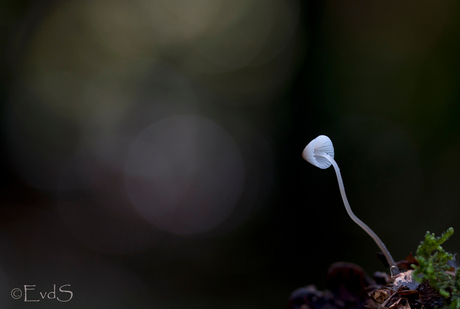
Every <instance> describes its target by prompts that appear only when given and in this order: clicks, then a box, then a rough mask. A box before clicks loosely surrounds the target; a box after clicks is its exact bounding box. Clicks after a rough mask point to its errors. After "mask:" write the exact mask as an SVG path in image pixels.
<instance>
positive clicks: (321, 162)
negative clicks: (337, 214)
mask: <svg viewBox="0 0 460 309" xmlns="http://www.w3.org/2000/svg"><path fill="white" fill-rule="evenodd" d="M302 157H303V158H304V159H305V160H306V161H308V162H310V163H311V164H313V165H314V166H316V167H319V168H321V169H326V168H328V167H329V166H331V165H332V166H333V167H334V170H335V174H336V175H337V181H338V182H339V188H340V194H341V195H342V200H343V203H344V205H345V209H346V210H347V213H348V215H349V216H350V217H351V219H352V220H353V221H355V222H356V223H357V224H358V225H359V226H360V227H361V228H362V229H364V230H365V231H366V232H367V234H369V235H370V236H371V237H372V239H374V241H375V243H376V244H377V245H378V246H379V248H380V250H381V251H382V253H383V254H384V255H385V258H386V260H387V262H388V264H389V265H390V267H391V266H395V262H394V260H393V258H392V257H391V254H390V252H389V251H388V250H387V248H386V247H385V244H384V243H383V242H382V241H381V240H380V238H379V237H378V236H377V234H375V233H374V232H373V231H372V230H371V229H370V228H369V227H368V226H367V225H366V224H365V223H364V222H363V221H361V220H360V219H359V218H358V217H356V216H355V214H354V213H353V211H351V207H350V204H349V203H348V199H347V196H346V195H345V187H344V186H343V181H342V175H341V174H340V169H339V166H338V165H337V163H336V162H335V160H334V146H333V145H332V141H331V139H330V138H329V137H327V136H325V135H320V136H318V137H317V138H315V139H314V140H312V141H311V142H310V143H309V144H308V145H307V147H305V149H304V150H303V152H302Z"/></svg>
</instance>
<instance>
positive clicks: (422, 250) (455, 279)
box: [412, 228, 460, 309]
mask: <svg viewBox="0 0 460 309" xmlns="http://www.w3.org/2000/svg"><path fill="white" fill-rule="evenodd" d="M453 233H454V229H453V228H449V229H448V230H447V231H446V232H445V233H443V234H442V235H441V236H440V237H436V236H435V234H432V233H430V232H427V233H426V235H425V240H424V241H422V242H421V243H420V245H419V246H418V248H417V253H416V256H415V259H416V260H417V263H418V265H412V267H413V268H414V269H415V270H414V276H413V277H414V279H415V280H417V281H419V282H426V281H428V282H429V284H430V286H431V287H433V288H434V289H435V290H437V291H438V292H439V294H440V295H441V296H443V297H444V298H445V303H446V305H450V307H451V308H452V309H460V274H459V273H460V272H457V269H456V268H453V267H452V266H451V265H449V261H452V260H453V259H454V258H453V256H452V254H450V253H448V252H447V251H445V250H444V248H443V247H442V246H441V245H442V244H443V243H444V242H445V241H446V240H447V239H448V238H449V237H450V236H451V235H452V234H453Z"/></svg>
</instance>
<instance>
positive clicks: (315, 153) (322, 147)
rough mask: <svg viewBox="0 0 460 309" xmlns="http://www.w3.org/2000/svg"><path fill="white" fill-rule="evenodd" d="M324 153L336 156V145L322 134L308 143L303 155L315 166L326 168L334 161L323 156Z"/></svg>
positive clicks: (332, 156)
mask: <svg viewBox="0 0 460 309" xmlns="http://www.w3.org/2000/svg"><path fill="white" fill-rule="evenodd" d="M324 154H328V155H329V156H330V157H331V158H334V146H333V145H332V141H331V139H330V138H329V137H327V136H326V135H320V136H318V137H317V138H315V139H314V140H312V141H311V142H310V143H308V145H307V147H305V149H304V150H303V152H302V157H303V158H304V159H305V160H306V161H308V162H310V163H311V164H313V165H314V166H316V167H319V168H321V169H326V168H328V167H329V166H331V164H332V163H331V162H330V161H329V160H328V159H326V158H325V157H324V156H323V155H324Z"/></svg>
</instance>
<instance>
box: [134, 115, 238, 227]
mask: <svg viewBox="0 0 460 309" xmlns="http://www.w3.org/2000/svg"><path fill="white" fill-rule="evenodd" d="M244 174H245V170H244V166H243V160H242V157H241V153H240V150H239V148H238V145H237V144H236V142H235V141H234V140H233V138H232V137H231V136H230V135H229V134H228V133H227V132H226V131H225V130H224V129H223V128H221V127H220V126H219V125H218V124H216V123H214V122H212V121H210V120H208V119H206V118H203V117H201V116H196V115H175V116H171V117H168V118H166V119H163V120H160V121H159V122H157V123H154V124H152V125H150V126H149V127H147V128H146V129H145V130H144V131H143V132H141V133H140V134H139V135H138V136H137V137H136V139H135V140H134V142H133V144H132V146H131V149H130V152H129V154H128V157H127V160H126V166H125V187H126V191H127V195H128V197H129V200H130V201H131V203H132V204H133V206H134V207H135V208H136V209H137V211H138V212H139V213H140V214H141V215H142V216H143V217H144V218H146V219H147V220H148V221H149V222H150V223H152V224H153V225H155V226H156V227H157V228H160V229H162V230H165V231H168V232H170V233H174V234H180V235H190V234H198V233H204V232H209V231H211V230H212V229H214V228H215V227H217V226H218V225H219V224H221V223H222V222H223V221H224V220H225V219H227V218H228V217H229V216H230V215H231V214H232V211H233V209H234V208H235V206H236V204H237V202H238V199H239V197H240V195H241V192H242V189H243V185H244V178H245V177H244Z"/></svg>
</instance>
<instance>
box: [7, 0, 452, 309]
mask: <svg viewBox="0 0 460 309" xmlns="http://www.w3.org/2000/svg"><path fill="white" fill-rule="evenodd" d="M221 2H222V3H223V4H224V5H227V6H228V5H229V3H232V2H228V1H221ZM91 3H92V2H90V1H89V2H88V1H86V2H85V1H81V2H78V1H70V2H66V1H3V2H2V4H1V5H0V33H1V37H0V38H1V43H0V46H1V47H2V49H1V62H0V78H1V79H0V83H1V84H0V95H1V97H0V100H1V101H0V104H1V105H0V106H1V108H2V109H1V112H2V114H1V115H2V122H1V124H2V127H1V137H2V151H1V160H2V161H1V181H2V183H1V185H2V186H1V191H0V199H1V204H0V293H1V294H0V303H1V307H2V308H23V307H27V306H34V307H41V308H54V306H56V307H60V308H64V307H67V308H168V309H169V308H240V309H243V308H283V307H285V304H286V300H287V298H288V296H289V294H290V292H291V291H293V290H294V289H296V288H298V287H300V286H303V285H307V284H316V285H317V286H318V288H320V289H324V288H325V275H326V273H327V269H328V267H329V265H330V264H331V263H333V262H337V261H349V262H353V263H356V264H359V265H361V266H362V267H363V268H364V269H365V270H366V271H367V273H368V274H372V273H373V272H374V271H377V270H378V271H383V270H384V269H383V267H382V265H381V263H380V262H379V261H378V260H377V259H376V257H375V254H376V252H377V251H378V248H377V246H376V245H375V244H374V243H373V241H372V239H371V238H370V237H368V236H367V235H366V234H365V232H364V231H362V230H361V229H360V228H359V227H358V226H356V225H355V224H354V223H353V222H352V221H351V220H350V219H349V218H348V217H347V215H346V212H345V209H344V208H343V206H342V201H341V198H340V194H339V190H338V187H337V182H336V178H335V175H334V173H333V171H332V169H328V170H319V169H317V168H315V167H313V166H312V165H310V164H308V163H307V162H305V161H303V160H302V158H301V152H302V150H303V148H304V147H305V145H306V144H307V143H308V142H309V141H310V140H312V139H313V138H315V137H316V136H317V135H319V134H326V135H328V136H329V137H330V138H331V139H332V141H333V143H334V146H335V152H336V155H335V159H336V160H337V162H338V164H339V166H340V168H341V172H342V176H343V178H344V183H345V187H346V189H347V193H348V198H349V201H350V204H351V206H352V208H353V210H354V212H355V214H356V215H357V216H358V217H359V218H361V219H362V220H363V221H364V222H365V223H366V224H368V225H369V226H370V227H371V228H373V229H374V231H375V232H376V233H377V234H378V235H379V236H380V238H381V239H382V240H383V241H384V242H385V244H386V246H387V248H388V249H389V250H390V251H391V253H392V255H393V257H394V259H395V260H400V259H403V258H404V257H405V256H407V255H408V254H409V253H410V252H415V250H416V247H417V245H418V243H419V241H420V240H422V238H423V236H424V234H425V232H426V231H427V230H429V231H431V232H435V233H437V234H439V233H441V232H442V231H444V230H446V229H447V228H448V227H453V228H454V229H456V230H458V231H460V228H459V227H458V224H457V222H458V218H459V215H460V207H459V206H460V190H459V186H460V173H459V171H460V164H459V161H458V158H459V156H458V154H459V150H460V121H459V116H460V87H459V83H460V60H459V55H460V17H459V16H460V15H459V14H460V7H459V3H458V2H457V1H341V2H338V1H323V2H321V3H317V2H316V1H301V2H297V1H291V2H289V1H286V2H276V1H275V2H272V1H267V2H264V1H249V0H247V1H243V0H242V1H239V2H238V1H237V2H234V3H233V4H232V5H230V6H229V8H228V10H227V9H225V7H224V8H220V9H218V10H215V11H210V12H211V13H212V12H214V13H215V14H216V15H215V16H214V15H211V17H209V15H206V16H205V15H203V16H201V15H200V14H201V13H200V12H205V13H206V14H208V13H209V11H206V10H205V9H203V8H206V7H207V6H210V5H211V4H212V3H211V2H209V3H207V2H206V1H198V2H196V3H194V4H190V3H188V2H186V1H184V2H181V1H172V2H171V3H172V6H173V7H172V10H173V11H168V10H171V7H169V8H167V9H166V11H165V12H167V14H170V15H167V14H166V13H165V15H163V13H161V12H160V13H158V12H159V11H158V10H160V9H159V8H160V7H161V5H163V4H161V1H150V2H149V1H137V2H129V1H121V0H119V1H113V2H112V1H101V2H97V3H96V4H94V3H93V4H91ZM139 3H140V4H139ZM158 3H160V4H161V5H160V6H157V4H158ZM276 3H277V4H276ZM280 3H281V4H280ZM146 4H147V6H148V5H150V4H152V7H153V8H152V11H144V10H142V9H139V7H136V5H137V6H139V5H141V6H142V5H146ZM275 4H276V5H275ZM213 5H215V3H214V4H213ZM270 5H271V8H270ZM278 6H279V7H281V8H284V9H286V8H287V9H286V10H287V11H283V10H282V9H277V7H278ZM184 7H187V8H185V9H184ZM267 7H268V9H267ZM178 8H179V9H178ZM273 8H275V9H273ZM174 9H178V11H177V12H176V11H174ZM213 9H214V8H213ZM267 10H269V11H268V13H267ZM270 10H271V11H270ZM168 12H169V13H168ZM286 12H287V13H286ZM205 13H203V14H205ZM180 14H183V15H180ZM194 14H195V15H194ZM219 14H220V15H219ZM232 14H233V15H232ZM239 14H240V15H239ZM177 16H179V17H177ZM181 16H182V17H183V18H184V20H185V21H186V22H183V23H181V21H183V20H181V19H180V17H181ZM225 16H237V17H235V19H234V20H233V22H232V23H230V24H226V25H227V26H228V28H225V29H224V30H221V29H220V28H218V25H221V24H220V19H224V17H225ZM261 16H262V17H261ZM267 16H269V17H270V18H271V19H270V20H271V21H272V23H271V24H266V25H265V24H264V23H263V22H266V19H264V18H266V17H267ZM173 18H177V20H176V19H173ZM205 18H208V20H207V22H208V23H209V24H207V25H206V27H207V28H205V29H207V30H203V29H201V28H199V27H198V26H197V27H198V28H193V27H194V26H196V25H200V22H202V21H203V20H205ZM267 18H268V17H267ZM97 21H100V23H97ZM139 21H140V22H139ZM138 22H139V23H138ZM150 23H151V24H150ZM213 23H214V24H213ZM213 25H217V26H213ZM229 25H230V26H229ZM269 26H270V27H271V28H270V29H269V31H267V27H269ZM196 29H198V30H199V31H202V30H203V31H202V32H199V31H198V30H196ZM195 30H196V31H197V32H193V31H195ZM197 33H198V34H197ZM263 35H264V36H265V38H264V40H263V41H262V42H263V44H262V43H261V44H262V45H260V46H259V47H260V50H259V51H257V50H256V49H254V50H253V49H251V48H254V46H255V44H256V43H257V42H259V41H258V39H259V38H260V37H261V36H263ZM257 44H259V43H257ZM203 50H204V51H205V52H204V53H210V54H208V56H210V58H206V57H203ZM246 50H248V53H246ZM209 51H211V52H209ZM251 53H252V54H251ZM248 55H249V56H248ZM213 57H214V58H213ZM221 61H222V62H223V64H222V62H221ZM98 70H99V71H98ZM50 72H51V73H50ZM63 72H64V73H63ZM53 74H63V75H62V76H63V78H62V79H61V78H59V76H60V75H53ZM69 74H70V75H69ZM50 76H51V77H50ZM56 76H58V77H57V78H56ZM69 76H71V77H69ZM47 78H49V79H47ZM69 78H70V79H69ZM72 78H75V82H69V80H72ZM90 80H91V81H92V82H94V81H96V82H95V83H96V84H97V85H98V87H100V88H98V89H96V90H95V91H96V92H97V91H99V90H101V89H102V90H101V92H100V93H99V92H98V93H97V95H98V96H99V97H97V96H96V98H100V101H101V102H105V103H104V104H105V105H104V104H102V105H101V106H98V105H97V102H99V101H97V100H95V101H91V100H89V101H87V100H85V98H87V97H85V96H82V97H80V95H81V94H82V93H85V95H88V98H93V97H91V95H92V92H91V91H93V89H92V88H91V89H89V88H85V87H86V86H87V82H88V81H90ZM88 89H89V90H88ZM120 89H121V90H120ZM85 91H88V93H89V94H86V92H85ZM117 91H120V93H121V94H122V95H123V96H124V97H121V99H120V98H119V97H117V96H116V94H117V93H118V92H117ZM114 94H115V95H114ZM46 98H50V100H51V101H50V102H51V103H50V105H47V104H48V103H47V102H46ZM112 99H113V100H114V101H116V102H118V103H117V104H119V105H116V104H115V103H114V105H113V106H112V105H110V102H111V100H112ZM128 99H129V100H131V101H130V103H129V104H128V103H126V100H128ZM53 100H54V101H53ZM107 102H109V103H107ZM133 102H135V103H133ZM155 102H161V104H163V103H164V102H167V103H166V105H156V104H157V103H155ZM125 103H126V104H128V105H124V104H125ZM53 104H54V105H53ZM56 104H57V105H56ZM133 104H135V105H133ZM96 105H97V106H96ZM168 108H170V109H171V110H172V112H171V111H166V112H165V111H164V109H168ZM112 112H113V113H115V116H113V117H114V118H111V117H112V116H111V115H112V114H111V113H112ZM171 113H172V114H175V113H185V114H189V113H192V114H193V113H198V114H199V115H201V116H202V117H204V118H206V119H210V120H212V121H213V123H216V124H218V125H219V126H220V127H221V128H223V129H224V131H225V132H227V133H228V134H229V136H231V138H232V139H233V140H234V141H235V142H236V144H237V145H238V147H239V148H238V149H239V151H240V153H241V156H242V159H243V162H244V169H245V183H244V189H243V193H242V195H241V197H240V198H239V200H238V204H237V205H236V206H235V207H236V208H235V209H236V210H235V213H234V216H232V217H229V219H228V220H227V221H225V222H224V223H223V225H221V226H219V227H217V228H215V229H213V230H209V231H207V232H206V233H198V234H194V235H186V236H184V235H182V236H181V235H176V234H174V233H169V232H165V231H161V230H159V229H157V228H155V227H154V226H151V225H149V224H148V223H146V222H144V223H136V224H137V225H136V224H135V225H134V226H136V231H134V232H132V233H129V234H128V236H126V239H124V238H123V236H124V235H126V233H125V230H124V229H123V227H122V226H119V224H120V222H122V221H120V215H119V214H117V213H115V214H114V213H112V212H111V211H110V209H111V207H112V205H114V207H115V205H122V206H120V207H125V206H126V205H129V202H128V201H127V200H126V198H125V199H123V193H122V192H121V193H120V191H119V188H120V184H119V182H120V181H121V182H122V179H123V175H122V173H123V170H117V169H114V170H111V169H109V168H107V166H106V165H104V163H105V162H99V161H97V160H93V159H94V158H93V155H94V154H93V153H91V152H90V153H83V154H79V156H77V159H75V154H76V153H78V150H79V146H80V145H82V144H83V145H85V143H87V142H88V137H91V136H92V135H91V134H98V133H100V132H105V131H104V130H107V132H108V133H107V136H109V137H110V134H111V132H116V133H117V134H121V135H120V136H122V135H123V134H125V133H126V134H128V133H132V132H137V131H139V130H142V128H143V126H144V124H149V123H150V122H154V121H157V120H158V119H162V118H163V117H164V116H167V115H169V114H171ZM101 115H102V116H101ZM103 115H108V116H107V117H108V118H105V117H103ZM95 117H96V119H99V118H97V117H100V119H101V121H96V122H95V123H96V125H93V126H91V125H87V124H88V122H91V121H93V120H94V119H95ZM149 117H151V120H149ZM113 119H115V120H119V119H123V122H122V125H120V126H118V123H117V122H116V121H115V122H111V121H112V120H113ZM106 120H107V122H104V121H106ZM88 132H89V133H88ZM120 132H121V133H120ZM107 136H105V137H107ZM90 146H91V147H92V146H94V145H90ZM216 147H217V146H216ZM91 149H92V148H91ZM94 149H97V150H98V151H100V152H101V153H103V154H105V153H109V154H110V155H112V154H113V151H114V150H113V149H111V148H108V146H107V147H106V146H105V144H98V145H97V147H95V148H94ZM124 155H126V154H125V153H121V154H120V156H121V157H123V156H124ZM75 160H77V161H75ZM216 160H218V159H216ZM75 162H77V163H75ZM68 166H70V172H69V173H70V175H73V174H75V173H76V171H79V170H85V171H86V170H88V171H90V173H89V174H90V175H99V176H98V177H100V178H98V179H94V178H93V176H91V177H90V179H83V180H81V182H82V183H81V184H82V185H81V186H75V187H72V188H70V189H69V188H66V187H65V183H62V182H61V178H59V177H58V176H56V175H58V174H59V171H61V169H63V168H64V167H68ZM94 171H97V173H96V172H95V173H94V174H92V173H93V172H94ZM24 175H29V176H24ZM31 175H32V176H31ZM28 177H31V178H33V179H35V182H33V181H32V182H31V181H30V179H29V178H28ZM49 183H53V184H54V185H55V188H54V189H52V188H51V187H50V186H49V185H48V184H49ZM93 183H96V184H97V185H96V186H93ZM255 184H256V185H255ZM61 185H62V186H63V187H61ZM120 196H121V198H120ZM120 199H121V200H120ZM62 205H64V206H62ZM66 205H67V206H66ZM59 207H70V209H74V208H75V209H76V210H75V211H76V212H77V213H79V214H80V215H81V214H82V213H83V215H82V216H83V217H80V218H83V220H81V219H80V220H75V221H73V217H72V215H70V217H67V219H66V220H63V219H62V214H61V210H59V209H61V208H59ZM71 207H74V208H71ZM82 209H83V210H82ZM108 209H109V210H108ZM78 211H80V212H78ZM85 214H87V220H86V219H85V217H84V216H85ZM121 217H123V216H121ZM69 218H70V219H69ZM136 222H138V221H136ZM139 222H143V221H139ZM233 222H236V223H235V224H233ZM137 228H138V229H139V230H138V231H137ZM127 229H129V231H131V230H132V228H130V227H129V225H128V228H127ZM76 230H77V231H79V232H81V235H83V236H81V238H78V237H75V236H74V233H72V232H70V231H74V232H75V231H76ZM119 231H120V232H119ZM100 235H108V236H107V237H108V238H107V239H106V238H101V239H103V240H104V239H105V240H106V242H104V243H103V244H102V245H101V247H99V248H94V247H92V246H88V245H87V243H86V242H85V241H91V240H92V239H96V240H98V239H99V238H98V237H101V236H100ZM114 235H115V236H114ZM458 239H460V238H459V236H458V234H454V235H453V237H452V239H451V240H450V241H449V242H448V243H447V244H446V248H447V250H449V251H452V252H456V251H460V246H459V245H458V244H459V240H458ZM130 243H134V244H138V243H139V244H140V245H139V248H140V249H139V250H128V249H126V250H125V248H127V247H129V246H130V245H129V244H130ZM126 244H128V245H126ZM146 244H147V245H146ZM104 245H107V247H104ZM114 248H115V249H114ZM120 248H122V249H120ZM24 284H36V285H37V289H39V288H42V289H43V290H50V289H51V288H52V286H53V284H56V285H57V286H60V285H63V284H71V290H72V291H73V292H74V298H73V299H72V300H71V301H70V302H68V303H66V304H59V303H57V302H56V301H52V300H49V301H45V300H44V301H41V302H39V303H36V304H26V303H24V302H23V301H22V300H12V298H11V296H10V291H11V290H12V289H13V288H15V287H22V286H23V285H24Z"/></svg>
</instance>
